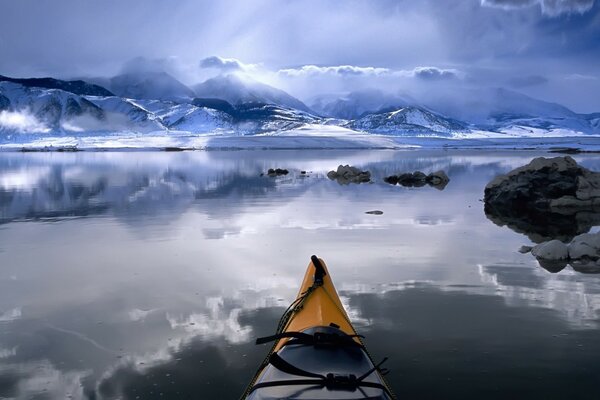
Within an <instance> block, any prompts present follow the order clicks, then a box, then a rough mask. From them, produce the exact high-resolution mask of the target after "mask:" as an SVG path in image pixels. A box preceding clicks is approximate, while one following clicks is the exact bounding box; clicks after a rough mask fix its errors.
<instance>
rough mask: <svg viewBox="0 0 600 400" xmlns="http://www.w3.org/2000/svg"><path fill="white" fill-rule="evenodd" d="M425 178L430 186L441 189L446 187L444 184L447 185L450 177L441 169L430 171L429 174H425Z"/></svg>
mask: <svg viewBox="0 0 600 400" xmlns="http://www.w3.org/2000/svg"><path fill="white" fill-rule="evenodd" d="M425 180H426V181H427V183H429V184H430V185H431V186H433V187H434V188H436V189H439V190H443V189H444V188H445V187H446V185H448V182H450V178H448V175H446V173H445V172H444V171H441V170H440V171H435V172H432V173H431V174H429V175H427V178H425Z"/></svg>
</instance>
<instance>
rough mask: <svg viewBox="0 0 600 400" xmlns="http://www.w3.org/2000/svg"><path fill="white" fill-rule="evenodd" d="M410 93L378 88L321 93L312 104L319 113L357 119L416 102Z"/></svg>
mask: <svg viewBox="0 0 600 400" xmlns="http://www.w3.org/2000/svg"><path fill="white" fill-rule="evenodd" d="M415 103H416V101H415V100H414V99H413V98H411V97H410V96H408V95H399V94H390V93H385V92H383V91H381V90H377V89H365V90H360V91H355V92H350V93H347V94H344V95H341V96H340V95H333V94H329V95H321V96H317V97H315V98H314V99H312V101H311V103H310V106H311V108H312V109H313V110H315V111H316V112H317V113H319V114H321V115H323V116H326V117H333V118H342V119H357V118H361V117H363V116H365V115H366V114H372V113H377V112H380V111H381V110H383V109H391V108H396V109H398V108H401V107H406V106H408V105H413V104H415Z"/></svg>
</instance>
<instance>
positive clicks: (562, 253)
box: [531, 240, 569, 261]
mask: <svg viewBox="0 0 600 400" xmlns="http://www.w3.org/2000/svg"><path fill="white" fill-rule="evenodd" d="M531 254H533V255H534V256H535V258H538V259H540V258H541V259H543V260H549V261H559V260H568V259H569V248H568V247H567V245H566V244H564V243H563V242H561V241H560V240H550V241H549V242H544V243H541V244H538V245H537V246H535V247H534V248H533V249H531Z"/></svg>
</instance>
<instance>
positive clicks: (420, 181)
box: [383, 171, 450, 190]
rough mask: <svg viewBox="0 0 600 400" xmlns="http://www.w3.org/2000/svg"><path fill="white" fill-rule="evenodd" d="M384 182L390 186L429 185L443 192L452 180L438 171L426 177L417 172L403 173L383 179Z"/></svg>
mask: <svg viewBox="0 0 600 400" xmlns="http://www.w3.org/2000/svg"><path fill="white" fill-rule="evenodd" d="M383 181H384V182H386V183H389V184H390V185H402V186H405V187H423V186H425V185H427V184H429V185H430V186H433V187H435V188H436V189H439V190H443V189H444V188H445V187H446V185H447V184H448V182H450V178H448V175H446V173H445V172H444V171H436V172H433V173H431V174H429V175H425V174H424V173H423V172H421V171H415V172H413V173H410V172H408V173H402V174H399V175H391V176H386V177H385V178H383Z"/></svg>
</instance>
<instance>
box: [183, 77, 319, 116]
mask: <svg viewBox="0 0 600 400" xmlns="http://www.w3.org/2000/svg"><path fill="white" fill-rule="evenodd" d="M194 91H195V92H196V97H200V98H213V99H221V100H225V101H227V102H229V103H231V104H233V105H238V104H244V103H263V104H274V105H277V106H283V107H287V108H293V109H296V110H301V111H305V112H310V109H309V108H308V107H307V106H306V104H304V103H303V102H301V101H300V100H298V99H297V98H295V97H293V96H291V95H289V94H288V93H286V92H284V91H283V90H280V89H276V88H274V87H272V86H269V85H266V84H264V83H260V82H257V81H254V80H251V79H247V78H244V79H242V78H240V77H239V76H237V75H234V74H230V75H219V76H217V77H214V78H211V79H208V80H206V81H204V82H202V83H200V84H198V85H196V86H194Z"/></svg>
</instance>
